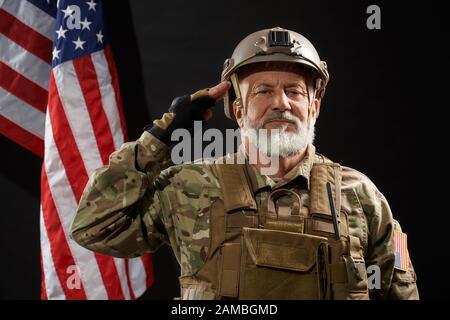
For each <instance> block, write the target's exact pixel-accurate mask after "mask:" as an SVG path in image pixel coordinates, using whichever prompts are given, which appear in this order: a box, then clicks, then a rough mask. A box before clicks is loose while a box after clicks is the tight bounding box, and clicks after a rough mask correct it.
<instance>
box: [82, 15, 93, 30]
mask: <svg viewBox="0 0 450 320" xmlns="http://www.w3.org/2000/svg"><path fill="white" fill-rule="evenodd" d="M80 23H81V24H82V25H83V29H82V30H84V29H88V30H91V28H89V25H90V24H91V23H92V22H90V21H88V19H87V18H86V17H84V20H83V21H80Z"/></svg>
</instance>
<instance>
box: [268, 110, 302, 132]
mask: <svg viewBox="0 0 450 320" xmlns="http://www.w3.org/2000/svg"><path fill="white" fill-rule="evenodd" d="M273 120H288V121H291V122H293V123H295V124H297V125H299V123H300V119H299V118H298V117H296V116H294V115H293V114H292V112H290V111H278V110H276V111H274V112H273V113H271V114H269V115H267V116H265V117H263V118H262V119H261V121H260V124H261V125H260V126H259V127H260V128H262V127H264V125H266V124H267V123H268V122H270V121H273Z"/></svg>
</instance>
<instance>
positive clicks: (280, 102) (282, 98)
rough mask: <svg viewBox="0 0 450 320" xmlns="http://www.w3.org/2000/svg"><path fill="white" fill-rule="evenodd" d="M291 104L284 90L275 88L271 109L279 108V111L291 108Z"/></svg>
mask: <svg viewBox="0 0 450 320" xmlns="http://www.w3.org/2000/svg"><path fill="white" fill-rule="evenodd" d="M291 109H292V108H291V105H290V104H289V98H288V96H287V95H286V93H285V92H284V90H277V91H276V94H275V96H274V101H273V104H272V110H279V111H281V112H283V111H286V110H291Z"/></svg>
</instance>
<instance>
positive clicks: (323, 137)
mask: <svg viewBox="0 0 450 320" xmlns="http://www.w3.org/2000/svg"><path fill="white" fill-rule="evenodd" d="M370 4H377V5H379V6H380V8H381V26H382V29H381V30H369V29H367V27H366V19H367V17H368V16H369V15H368V14H367V13H366V8H367V7H368V6H369V5H370ZM104 7H105V11H106V12H105V14H106V20H107V24H108V27H109V33H110V36H111V45H112V49H113V53H114V57H115V60H116V64H117V67H118V69H119V76H120V86H121V92H122V97H123V101H124V109H125V115H126V118H127V125H128V131H129V138H130V139H136V138H137V137H139V135H140V133H141V130H142V128H143V127H144V126H145V125H146V124H148V123H149V122H150V121H151V120H152V119H155V118H157V117H159V116H160V115H161V114H162V113H163V111H164V110H166V109H167V108H168V107H169V105H170V102H171V101H172V99H173V98H174V97H175V96H179V95H183V94H186V93H191V92H194V91H196V90H197V89H199V88H203V87H208V86H213V85H214V84H216V83H217V82H218V81H220V72H221V70H222V63H223V61H224V60H225V58H227V57H229V56H230V55H231V53H232V51H233V49H234V46H235V45H236V44H237V43H238V42H239V41H240V40H241V39H242V38H243V37H245V36H246V35H247V34H249V33H251V32H254V31H256V30H259V29H263V28H269V27H274V26H282V27H285V28H289V29H292V30H295V31H297V32H299V33H301V34H303V35H304V36H306V37H307V38H308V39H309V40H310V41H311V42H312V43H313V44H314V45H315V47H316V49H317V51H318V52H319V54H320V56H321V58H322V59H323V60H326V61H327V63H328V66H329V71H330V75H331V80H330V84H329V86H328V89H327V93H326V96H325V99H324V101H323V103H322V111H321V114H320V118H319V121H318V123H317V128H316V133H317V138H316V143H315V144H316V147H317V149H318V150H319V152H321V153H323V154H325V155H326V156H328V157H330V158H331V159H333V160H335V161H337V162H339V163H341V164H343V165H346V166H350V167H353V168H355V169H357V170H359V171H362V172H364V173H365V174H366V175H368V176H369V177H370V178H371V179H372V181H374V183H375V184H376V185H377V186H378V188H379V189H380V190H381V192H382V193H383V194H384V195H385V196H386V198H387V199H388V201H389V203H390V206H391V209H392V211H393V213H394V217H395V218H396V219H398V220H399V221H400V223H401V224H402V227H403V229H404V231H405V232H406V233H407V234H408V241H409V252H410V255H411V258H412V260H413V263H414V266H415V268H416V272H417V274H418V285H419V291H420V293H421V297H422V298H424V299H440V298H448V297H449V294H448V293H447V283H448V281H447V275H446V269H447V268H446V265H445V259H446V248H445V244H446V243H445V235H446V234H445V227H446V224H447V223H448V222H447V221H448V218H447V217H446V212H445V211H442V212H441V211H440V210H438V209H437V208H436V203H437V202H438V201H436V198H437V197H438V196H437V191H438V190H437V189H438V188H439V187H438V185H436V184H434V182H433V178H434V177H435V176H436V173H435V172H436V171H435V169H436V167H437V166H439V165H438V163H439V162H433V160H435V158H437V157H436V156H435V154H436V153H439V152H438V150H439V148H437V149H434V148H433V147H432V141H433V139H434V138H435V133H434V131H435V129H436V125H435V123H434V119H435V117H436V115H435V114H434V111H433V106H436V105H440V104H439V103H437V101H435V100H436V97H437V95H436V92H437V89H436V87H435V85H436V82H437V79H438V78H435V75H434V72H435V71H439V70H441V63H440V61H441V59H443V57H442V55H441V54H440V52H438V51H435V44H436V43H439V42H441V41H442V39H443V37H442V36H441V33H442V30H440V29H439V28H438V27H437V23H436V22H437V20H438V19H437V16H436V13H437V11H439V9H438V8H436V7H435V6H434V4H432V3H427V4H423V3H414V2H406V1H396V2H395V3H394V1H391V2H387V1H386V2H382V1H376V2H367V1H349V0H347V1H324V0H320V1H300V0H297V1H285V0H277V1H273V0H272V1H268V0H263V1H245V2H244V1H235V0H232V1H214V2H212V1H210V2H207V1H183V0H171V1H170V2H169V1H138V0H134V1H129V2H127V1H112V0H109V1H104ZM444 93H445V92H444ZM221 107H222V105H218V106H217V107H216V109H215V117H214V119H213V120H211V121H210V126H211V127H217V128H220V129H225V128H235V125H234V124H233V123H232V122H231V121H229V120H227V119H226V118H225V116H224V115H223V112H222V110H221ZM0 150H1V156H0V163H1V165H0V195H1V198H0V199H1V209H0V210H1V213H0V254H1V256H0V261H1V262H0V298H1V299H5V298H6V299H38V298H39V292H40V265H39V194H40V190H39V180H40V169H41V159H39V158H38V157H36V156H34V155H33V154H31V153H30V152H28V151H26V150H25V149H22V148H20V147H18V146H17V145H16V144H14V143H13V142H11V141H9V140H7V139H6V138H5V137H3V136H1V137H0ZM434 163H436V165H434ZM444 201H445V199H444ZM154 264H155V284H154V285H153V287H152V288H151V289H150V290H148V291H147V293H146V294H145V295H144V297H143V298H149V299H172V298H173V297H174V296H177V295H178V284H177V281H178V279H177V276H178V270H179V268H178V266H177V263H176V260H175V258H174V257H173V255H172V253H171V250H170V248H168V247H164V248H162V249H160V250H159V251H158V252H157V253H156V254H155V255H154Z"/></svg>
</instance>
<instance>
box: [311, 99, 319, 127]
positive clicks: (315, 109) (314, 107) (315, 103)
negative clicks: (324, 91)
mask: <svg viewBox="0 0 450 320" xmlns="http://www.w3.org/2000/svg"><path fill="white" fill-rule="evenodd" d="M319 113H320V100H319V99H317V98H314V101H313V105H312V114H311V118H312V119H313V122H314V123H313V124H316V120H317V118H319Z"/></svg>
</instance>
